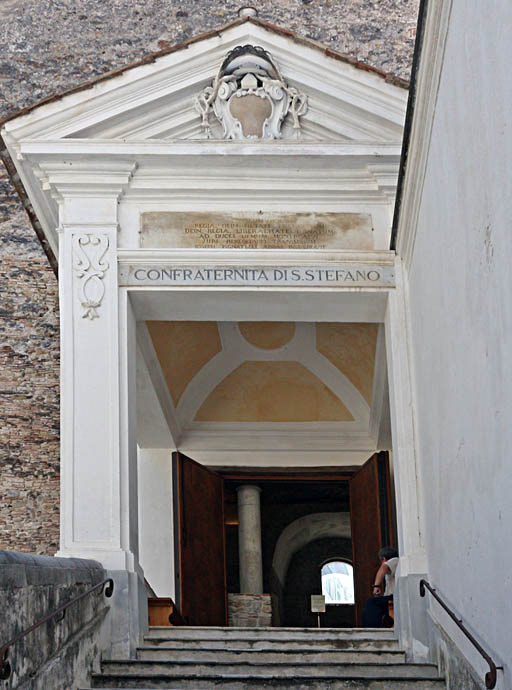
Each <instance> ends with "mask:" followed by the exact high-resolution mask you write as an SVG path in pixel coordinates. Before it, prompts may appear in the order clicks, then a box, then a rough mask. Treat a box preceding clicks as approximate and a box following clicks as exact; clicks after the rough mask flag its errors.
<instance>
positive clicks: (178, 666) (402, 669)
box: [101, 660, 438, 681]
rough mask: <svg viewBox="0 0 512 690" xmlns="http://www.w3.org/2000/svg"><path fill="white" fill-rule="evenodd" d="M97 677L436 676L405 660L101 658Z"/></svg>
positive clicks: (432, 668) (430, 667)
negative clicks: (277, 660) (121, 659)
mask: <svg viewBox="0 0 512 690" xmlns="http://www.w3.org/2000/svg"><path fill="white" fill-rule="evenodd" d="M101 669H102V673H101V677H102V679H107V678H108V677H109V676H115V677H120V676H125V677H126V678H127V679H128V678H131V677H137V678H138V677H141V676H142V677H144V676H145V677H148V678H149V677H164V676H165V677H167V678H168V680H169V681H172V680H173V679H175V678H176V677H180V678H185V677H187V676H194V677H196V676H200V677H203V676H205V677H206V676H212V675H217V676H230V675H237V676H242V675H243V676H262V677H265V676H268V675H270V676H279V677H281V678H290V677H296V678H304V677H306V678H307V677H308V676H310V675H312V674H314V675H315V676H317V677H328V678H387V679H389V680H391V679H394V678H400V679H405V678H415V677H421V678H430V679H432V678H434V679H435V678H437V677H438V673H437V667H436V666H434V665H433V664H405V663H398V664H396V663H391V662H388V663H355V662H349V663H337V662H332V661H329V662H327V663H313V662H307V661H306V662H304V661H301V662H296V663H287V662H273V663H264V664H260V663H258V662H252V663H251V662H249V661H245V662H232V661H227V662H224V661H208V662H199V663H198V662H196V661H179V662H176V661H135V660H130V661H117V660H116V661H103V662H102V664H101Z"/></svg>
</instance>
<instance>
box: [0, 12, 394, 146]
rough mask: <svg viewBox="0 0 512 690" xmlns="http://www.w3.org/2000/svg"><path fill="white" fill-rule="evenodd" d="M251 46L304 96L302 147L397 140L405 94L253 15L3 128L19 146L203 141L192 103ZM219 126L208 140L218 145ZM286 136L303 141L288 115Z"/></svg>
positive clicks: (375, 74)
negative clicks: (232, 54) (232, 55)
mask: <svg viewBox="0 0 512 690" xmlns="http://www.w3.org/2000/svg"><path fill="white" fill-rule="evenodd" d="M247 44H249V45H254V46H259V47H261V48H263V49H264V50H265V51H267V52H268V53H269V55H271V56H272V59H273V60H274V61H275V63H276V65H278V68H279V70H280V72H281V74H282V76H283V79H284V80H285V81H286V83H287V84H288V85H289V86H290V87H291V88H293V89H295V90H297V91H298V92H300V93H301V94H304V95H305V97H306V98H307V109H306V111H305V113H304V114H303V115H302V116H301V118H300V134H299V136H300V138H301V139H302V140H303V141H338V142H353V141H375V142H399V141H400V139H401V135H402V128H403V121H404V116H405V105H406V98H407V91H406V89H404V88H403V87H401V86H398V85H396V84H393V83H390V82H389V80H388V79H386V78H385V76H384V75H381V74H379V73H378V72H377V71H376V70H369V69H363V68H361V66H357V65H355V64H351V63H350V62H349V61H345V60H344V59H343V58H342V57H341V56H337V55H336V54H334V53H330V52H329V51H327V50H325V49H322V48H321V47H320V46H318V45H317V44H315V43H313V42H310V41H304V40H299V39H298V38H297V37H295V36H293V35H292V34H290V33H288V32H285V31H282V30H279V29H277V28H275V27H272V26H271V25H269V24H266V23H265V22H262V21H261V20H258V19H255V18H250V19H249V18H248V19H244V20H238V21H236V22H233V23H231V24H229V25H227V26H226V27H224V28H223V29H221V30H219V31H216V32H212V33H210V34H205V35H203V37H200V38H198V39H196V40H194V41H189V42H188V43H186V44H183V46H181V48H180V47H177V48H176V49H173V50H171V51H168V52H167V53H165V52H162V53H160V54H157V55H155V56H152V59H151V60H149V59H147V60H145V61H144V62H143V63H139V64H138V65H135V66H132V67H129V68H125V69H123V70H120V71H118V72H117V73H112V74H110V75H107V76H106V77H103V78H101V79H100V80H96V81H95V82H92V83H91V84H90V85H88V86H87V85H84V87H81V88H79V89H76V90H75V92H73V93H69V94H67V95H64V96H63V97H62V98H59V100H55V101H53V102H51V101H50V102H48V103H46V104H43V105H40V106H39V107H36V108H35V109H32V110H30V111H29V112H28V113H27V114H24V115H21V116H20V117H18V118H16V120H14V121H11V122H9V123H8V124H7V126H6V129H7V131H9V130H11V129H14V130H16V137H17V138H18V137H20V138H23V139H40V138H42V139H52V140H55V139H62V138H72V139H89V140H90V139H93V140H94V139H96V140H97V139H100V140H104V139H107V140H122V141H143V140H165V141H175V140H200V139H204V138H206V135H205V131H204V127H203V126H202V124H201V117H200V115H199V113H198V112H197V109H196V107H195V102H196V99H197V97H198V95H199V94H201V92H202V90H203V89H205V87H208V85H210V84H212V82H213V80H214V79H215V77H216V75H217V73H218V71H219V67H220V65H221V64H222V62H223V60H224V59H225V57H226V55H227V54H228V53H229V51H231V50H233V49H234V48H236V47H237V46H242V45H247ZM213 120H214V122H213V124H214V126H213V128H212V134H211V137H212V138H213V139H216V138H222V128H221V127H220V126H218V123H216V122H215V118H213ZM280 133H281V136H282V138H283V139H296V138H297V132H296V129H294V127H293V121H292V117H291V116H290V115H287V116H286V118H285V120H284V122H283V125H282V129H281V132H280Z"/></svg>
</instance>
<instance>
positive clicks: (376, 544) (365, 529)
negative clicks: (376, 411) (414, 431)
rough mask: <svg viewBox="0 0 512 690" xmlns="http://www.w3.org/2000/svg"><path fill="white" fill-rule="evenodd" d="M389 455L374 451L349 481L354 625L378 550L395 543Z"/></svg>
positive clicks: (367, 591) (368, 592)
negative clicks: (354, 607) (354, 608)
mask: <svg viewBox="0 0 512 690" xmlns="http://www.w3.org/2000/svg"><path fill="white" fill-rule="evenodd" d="M390 497H391V492H390V476H389V458H388V454H387V453H375V455H372V457H371V458H370V459H369V460H368V461H367V462H365V464H364V465H363V466H362V467H361V469H360V470H359V471H358V472H356V473H355V474H354V476H353V477H352V478H351V480H350V523H351V531H352V554H353V563H354V585H355V604H356V625H358V626H360V625H361V617H362V612H363V608H364V604H365V601H366V600H367V599H368V597H369V596H371V589H370V587H371V585H372V584H373V581H374V577H375V573H376V572H377V570H378V568H379V566H380V563H379V558H378V552H379V550H380V549H381V548H382V547H383V546H394V545H395V539H394V531H393V527H392V517H391V501H390Z"/></svg>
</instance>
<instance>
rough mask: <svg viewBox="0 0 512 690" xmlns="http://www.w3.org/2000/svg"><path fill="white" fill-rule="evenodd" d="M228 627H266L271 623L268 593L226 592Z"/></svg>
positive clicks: (270, 606)
mask: <svg viewBox="0 0 512 690" xmlns="http://www.w3.org/2000/svg"><path fill="white" fill-rule="evenodd" d="M228 624H229V627H230V628H233V627H234V628H268V627H270V626H271V625H272V598H271V596H270V594H228Z"/></svg>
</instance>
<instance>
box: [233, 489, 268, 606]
mask: <svg viewBox="0 0 512 690" xmlns="http://www.w3.org/2000/svg"><path fill="white" fill-rule="evenodd" d="M237 491H238V551H239V571H240V593H241V594H262V593H263V567H262V558H261V513H260V492H261V489H260V488H259V487H258V486H251V485H244V486H240V487H238V489H237Z"/></svg>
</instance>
